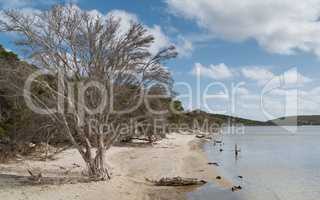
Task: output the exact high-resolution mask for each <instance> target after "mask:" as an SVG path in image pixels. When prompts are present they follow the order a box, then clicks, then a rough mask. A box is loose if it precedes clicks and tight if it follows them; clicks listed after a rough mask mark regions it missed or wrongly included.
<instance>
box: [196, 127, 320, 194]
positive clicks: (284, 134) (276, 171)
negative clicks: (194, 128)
mask: <svg viewBox="0 0 320 200" xmlns="http://www.w3.org/2000/svg"><path fill="white" fill-rule="evenodd" d="M223 142H224V144H223V145H222V146H221V147H220V146H219V145H218V146H214V145H213V144H207V145H206V146H205V150H206V152H207V154H208V156H209V158H210V161H212V162H218V163H220V165H221V166H220V167H218V168H217V169H218V171H219V172H220V173H221V174H222V175H223V178H227V179H229V180H232V181H233V182H234V183H235V185H241V186H243V188H244V189H243V190H241V191H240V192H235V193H234V192H231V191H230V189H222V188H219V187H217V186H215V185H214V184H209V185H206V186H204V187H203V188H201V189H200V190H199V191H197V192H194V193H192V194H190V199H201V200H206V199H208V200H209V199H210V200H212V199H219V200H228V199H232V200H233V199H235V200H236V199H240V200H242V199H243V200H247V199H249V200H251V199H253V200H280V199H281V200H315V199H320V126H305V127H299V129H298V132H297V133H296V134H292V133H290V132H288V131H286V130H285V129H283V128H281V127H246V128H245V134H243V135H224V136H223ZM235 144H237V145H238V147H239V148H240V149H241V152H240V154H239V157H238V159H235V155H234V149H235ZM220 148H222V149H224V151H223V152H220V151H219V149H220ZM239 175H241V176H243V177H244V178H243V179H240V178H239V177H238V176H239ZM213 197H215V198H213Z"/></svg>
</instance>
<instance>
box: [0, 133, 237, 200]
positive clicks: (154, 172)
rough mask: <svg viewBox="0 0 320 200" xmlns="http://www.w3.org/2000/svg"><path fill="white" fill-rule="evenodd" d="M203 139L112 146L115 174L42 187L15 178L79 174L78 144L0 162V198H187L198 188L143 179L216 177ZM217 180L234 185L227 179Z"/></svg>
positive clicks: (178, 136)
mask: <svg viewBox="0 0 320 200" xmlns="http://www.w3.org/2000/svg"><path fill="white" fill-rule="evenodd" d="M202 143H203V141H201V140H199V139H196V138H195V136H194V135H186V134H177V133H174V134H170V135H168V136H167V138H166V139H163V140H162V141H160V142H158V143H157V144H155V145H153V146H148V145H142V146H141V145H139V146H137V147H127V146H126V147H112V148H111V149H110V150H109V151H108V153H107V160H108V164H109V165H110V166H109V168H110V169H111V173H112V179H111V180H110V181H106V182H94V183H77V184H64V185H38V186H31V185H22V184H18V183H17V181H16V179H17V177H19V176H28V173H27V169H32V170H35V171H41V172H42V174H43V176H46V177H57V176H58V177H59V176H65V175H66V174H68V176H78V175H80V174H81V172H82V171H83V169H84V163H83V162H82V160H81V158H80V155H79V154H78V153H77V152H76V151H75V150H74V149H70V150H67V151H65V152H63V153H61V154H59V155H58V156H57V158H56V159H55V160H50V161H47V162H43V161H32V160H25V161H21V162H18V163H9V164H1V165H0V169H1V174H0V199H7V200H17V199H33V200H42V199H46V200H57V199H61V200H64V199H68V200H71V199H78V200H89V199H97V200H100V199H101V200H103V199H108V200H110V199H124V200H126V199H128V200H129V199H130V200H132V199H139V200H141V199H145V200H147V199H185V198H186V193H187V192H190V191H193V190H195V189H196V187H158V186H153V185H152V184H151V183H150V182H148V181H146V180H145V178H148V179H155V180H157V179H159V178H161V177H174V176H181V177H188V178H199V179H203V180H206V181H211V182H214V181H217V180H216V179H215V178H216V176H217V175H218V173H217V171H215V169H214V167H212V166H209V165H208V164H207V163H208V160H207V158H206V156H205V154H204V152H203V151H202ZM68 169H69V171H68ZM70 169H72V170H70ZM67 171H68V172H67ZM216 183H217V184H219V185H220V186H222V187H230V186H231V183H230V182H228V181H226V180H219V181H217V182H216Z"/></svg>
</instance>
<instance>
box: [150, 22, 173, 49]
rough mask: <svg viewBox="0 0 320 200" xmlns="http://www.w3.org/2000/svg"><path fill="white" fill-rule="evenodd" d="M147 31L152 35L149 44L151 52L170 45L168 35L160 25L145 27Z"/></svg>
mask: <svg viewBox="0 0 320 200" xmlns="http://www.w3.org/2000/svg"><path fill="white" fill-rule="evenodd" d="M147 29H148V31H149V33H150V34H151V35H152V36H153V37H154V43H153V44H152V45H151V46H150V52H151V53H152V54H156V53H158V51H159V50H161V49H163V48H165V47H168V46H170V45H171V44H172V43H171V42H170V39H169V38H168V36H166V35H165V34H164V33H163V32H162V29H161V27H160V26H158V25H154V26H153V27H147Z"/></svg>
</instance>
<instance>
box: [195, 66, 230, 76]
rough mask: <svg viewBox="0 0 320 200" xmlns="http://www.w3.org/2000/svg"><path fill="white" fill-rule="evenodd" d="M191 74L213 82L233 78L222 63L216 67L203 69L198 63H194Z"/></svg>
mask: <svg viewBox="0 0 320 200" xmlns="http://www.w3.org/2000/svg"><path fill="white" fill-rule="evenodd" d="M192 74H194V75H197V76H203V77H209V78H212V79H215V80H224V79H228V78H231V77H232V76H233V73H232V71H231V70H230V69H229V67H228V66H227V65H225V64H224V63H221V64H218V65H210V66H209V67H205V66H203V65H202V64H200V63H196V64H195V65H194V68H193V69H192Z"/></svg>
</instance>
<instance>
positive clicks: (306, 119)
mask: <svg viewBox="0 0 320 200" xmlns="http://www.w3.org/2000/svg"><path fill="white" fill-rule="evenodd" d="M268 123H273V124H277V125H282V126H292V125H297V124H298V125H299V126H304V125H320V115H301V116H290V117H281V118H278V119H274V120H270V121H268Z"/></svg>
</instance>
